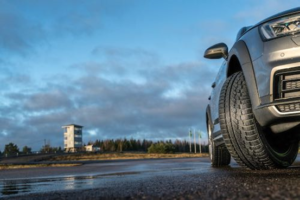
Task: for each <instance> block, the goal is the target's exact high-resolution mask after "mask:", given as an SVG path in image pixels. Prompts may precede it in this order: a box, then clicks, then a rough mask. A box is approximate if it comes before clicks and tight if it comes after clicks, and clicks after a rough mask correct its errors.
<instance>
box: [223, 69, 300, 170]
mask: <svg viewBox="0 0 300 200" xmlns="http://www.w3.org/2000/svg"><path fill="white" fill-rule="evenodd" d="M219 120H220V126H221V132H222V135H223V138H224V141H225V144H226V146H227V149H228V151H229V152H230V154H231V156H232V157H233V158H234V159H235V161H236V162H237V163H239V164H240V165H241V166H245V167H247V168H250V169H271V168H285V167H288V166H290V165H291V164H292V163H293V162H294V160H295V159H296V156H297V153H298V147H299V140H298V139H295V138H293V137H292V135H293V134H290V133H283V134H278V135H276V134H274V133H272V132H271V131H270V130H268V129H263V128H262V127H260V125H259V124H258V123H257V121H256V119H255V116H254V114H253V111H252V106H251V101H250V97H249V93H248V89H247V85H246V81H245V78H244V75H243V73H242V72H237V73H235V74H233V75H232V76H230V77H229V78H228V79H227V80H226V82H225V83H224V85H223V88H222V90H221V95H220V101H219Z"/></svg>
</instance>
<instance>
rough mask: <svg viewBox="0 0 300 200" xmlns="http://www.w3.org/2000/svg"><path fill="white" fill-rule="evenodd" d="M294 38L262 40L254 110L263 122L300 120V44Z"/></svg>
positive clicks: (256, 66)
mask: <svg viewBox="0 0 300 200" xmlns="http://www.w3.org/2000/svg"><path fill="white" fill-rule="evenodd" d="M297 37H299V36H297ZM293 38H294V37H293V36H287V37H284V38H278V39H275V40H271V41H268V42H265V43H263V52H262V55H261V56H260V57H259V58H257V59H256V60H254V61H253V68H254V72H255V77H256V84H257V89H258V94H259V98H260V104H259V105H258V106H257V107H255V108H254V114H255V117H256V118H257V120H258V122H259V123H260V124H261V125H262V126H275V125H278V124H283V125H285V126H286V129H288V128H289V127H292V126H295V125H297V122H298V124H300V46H299V45H298V44H297V43H295V42H294V40H293ZM291 124H292V125H291ZM279 132H280V131H279Z"/></svg>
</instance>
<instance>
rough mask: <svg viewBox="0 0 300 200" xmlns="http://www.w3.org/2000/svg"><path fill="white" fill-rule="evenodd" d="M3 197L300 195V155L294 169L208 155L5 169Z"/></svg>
mask: <svg viewBox="0 0 300 200" xmlns="http://www.w3.org/2000/svg"><path fill="white" fill-rule="evenodd" d="M0 199H25V200H26V199H43V200H44V199H300V157H298V158H297V161H296V162H295V164H294V165H293V166H292V167H290V168H288V169H281V170H268V171H251V170H247V169H244V168H241V167H239V166H238V165H237V164H236V163H235V162H234V161H232V163H231V165H230V166H228V167H224V168H212V167H211V165H210V162H209V159H208V158H186V159H152V160H130V161H110V162H103V161H102V162H85V164H84V165H82V166H77V167H64V168H57V167H56V168H54V167H53V168H36V169H19V170H1V171H0Z"/></svg>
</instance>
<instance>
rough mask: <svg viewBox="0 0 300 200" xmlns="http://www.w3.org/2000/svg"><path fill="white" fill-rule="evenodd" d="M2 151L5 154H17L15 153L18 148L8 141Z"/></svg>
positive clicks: (17, 151)
mask: <svg viewBox="0 0 300 200" xmlns="http://www.w3.org/2000/svg"><path fill="white" fill-rule="evenodd" d="M3 153H4V154H7V155H13V154H17V153H19V148H18V146H17V145H16V144H14V143H9V144H6V145H5V148H4V152H3Z"/></svg>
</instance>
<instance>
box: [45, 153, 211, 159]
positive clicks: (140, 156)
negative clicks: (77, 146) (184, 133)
mask: <svg viewBox="0 0 300 200" xmlns="http://www.w3.org/2000/svg"><path fill="white" fill-rule="evenodd" d="M207 156H208V154H207V153H203V154H200V153H197V154H190V153H173V154H158V153H127V152H126V153H96V154H95V153H82V154H73V155H72V154H69V155H59V156H54V157H52V158H50V159H49V160H50V161H86V160H121V159H151V158H197V157H207Z"/></svg>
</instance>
